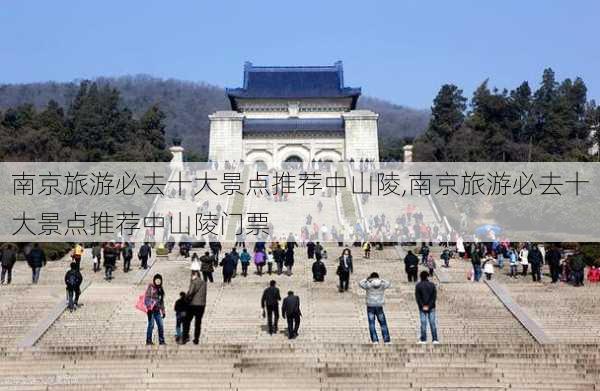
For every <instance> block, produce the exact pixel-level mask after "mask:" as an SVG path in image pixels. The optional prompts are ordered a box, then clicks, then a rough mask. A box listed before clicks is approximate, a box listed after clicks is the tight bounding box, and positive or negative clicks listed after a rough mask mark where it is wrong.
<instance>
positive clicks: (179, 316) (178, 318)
mask: <svg viewBox="0 0 600 391" xmlns="http://www.w3.org/2000/svg"><path fill="white" fill-rule="evenodd" d="M194 255H196V254H194ZM187 307H188V304H187V303H186V301H185V292H179V299H177V300H175V342H177V343H180V342H181V338H182V337H183V324H184V323H185V317H186V313H187Z"/></svg>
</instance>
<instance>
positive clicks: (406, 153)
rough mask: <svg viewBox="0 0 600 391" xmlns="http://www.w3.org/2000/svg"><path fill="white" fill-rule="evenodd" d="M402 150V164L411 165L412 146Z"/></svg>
mask: <svg viewBox="0 0 600 391" xmlns="http://www.w3.org/2000/svg"><path fill="white" fill-rule="evenodd" d="M402 149H403V150H404V163H411V162H412V161H413V146H412V145H410V144H409V145H405V146H404V147H403V148H402Z"/></svg>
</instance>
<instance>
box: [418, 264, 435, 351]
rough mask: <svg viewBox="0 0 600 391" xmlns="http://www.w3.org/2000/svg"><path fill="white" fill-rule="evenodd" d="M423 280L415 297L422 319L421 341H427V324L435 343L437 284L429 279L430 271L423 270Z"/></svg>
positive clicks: (422, 342)
mask: <svg viewBox="0 0 600 391" xmlns="http://www.w3.org/2000/svg"><path fill="white" fill-rule="evenodd" d="M420 277H421V281H420V282H419V283H418V284H417V286H416V287H415V298H416V301H417V306H418V307H419V319H420V321H421V338H420V339H419V343H421V344H424V343H427V324H429V328H430V329H431V339H432V340H433V343H434V344H438V343H439V340H438V335H437V325H436V317H435V301H436V298H437V289H436V287H435V285H434V284H433V283H432V282H431V281H429V280H428V278H429V273H427V272H426V271H422V272H421V275H420Z"/></svg>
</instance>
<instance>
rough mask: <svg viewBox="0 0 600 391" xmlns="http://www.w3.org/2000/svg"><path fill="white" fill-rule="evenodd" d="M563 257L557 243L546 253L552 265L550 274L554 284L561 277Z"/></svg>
mask: <svg viewBox="0 0 600 391" xmlns="http://www.w3.org/2000/svg"><path fill="white" fill-rule="evenodd" d="M561 257H562V256H561V254H560V250H559V249H558V247H556V245H553V246H552V248H550V250H549V251H548V252H547V253H546V261H547V262H548V266H549V267H550V276H551V277H552V283H553V284H555V283H557V282H558V279H559V277H560V258H561Z"/></svg>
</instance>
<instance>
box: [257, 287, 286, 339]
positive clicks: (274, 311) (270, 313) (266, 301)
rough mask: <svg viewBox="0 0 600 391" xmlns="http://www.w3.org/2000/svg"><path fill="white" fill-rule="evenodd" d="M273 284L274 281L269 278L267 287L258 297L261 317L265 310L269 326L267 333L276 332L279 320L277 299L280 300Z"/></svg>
mask: <svg viewBox="0 0 600 391" xmlns="http://www.w3.org/2000/svg"><path fill="white" fill-rule="evenodd" d="M275 285H276V282H275V281H274V280H271V282H270V283H269V287H268V288H267V289H265V290H264V292H263V295H262V298H261V299H260V306H261V308H262V311H263V317H264V316H265V311H266V316H267V325H268V326H269V334H271V335H273V333H277V323H278V322H279V300H281V295H280V294H279V288H277V287H276V286H275ZM284 317H285V316H284ZM273 318H275V319H273Z"/></svg>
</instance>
